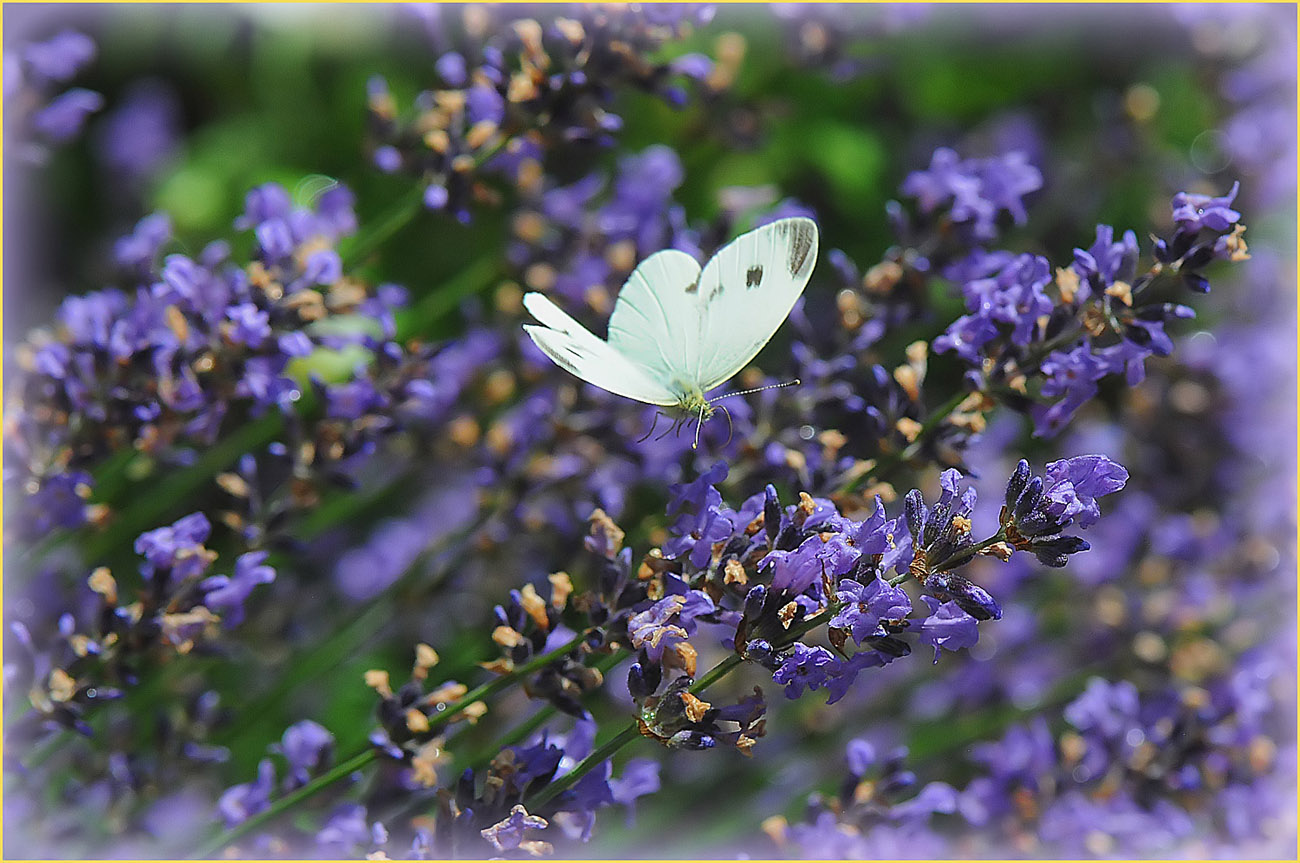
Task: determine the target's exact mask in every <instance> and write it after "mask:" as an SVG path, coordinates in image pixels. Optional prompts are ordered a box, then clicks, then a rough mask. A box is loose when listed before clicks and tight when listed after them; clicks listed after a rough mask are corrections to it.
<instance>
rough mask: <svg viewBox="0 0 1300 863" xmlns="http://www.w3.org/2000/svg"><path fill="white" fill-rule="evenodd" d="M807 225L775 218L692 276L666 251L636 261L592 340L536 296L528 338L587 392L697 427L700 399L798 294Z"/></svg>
mask: <svg viewBox="0 0 1300 863" xmlns="http://www.w3.org/2000/svg"><path fill="white" fill-rule="evenodd" d="M817 242H818V237H817V225H816V224H815V223H814V222H813V221H812V220H811V219H805V218H791V219H780V220H778V221H775V222H772V223H771V224H768V225H764V226H763V227H761V228H758V229H756V230H753V231H750V232H749V233H747V234H744V235H742V236H740V237H738V238H736V239H735V240H733V241H732V242H730V243H728V244H727V245H726V246H724V247H722V248H721V249H720V250H718V253H717V254H716V255H714V256H713V257H712V258H711V259H710V260H709V262H708V263H707V264H706V265H705V266H704V267H703V269H701V267H700V265H699V263H698V262H697V261H696V260H695V259H694V258H693V257H691V256H690V255H688V254H686V253H685V252H681V251H678V250H676V249H667V250H664V251H661V252H656V253H655V254H653V255H651V256H650V257H648V258H646V259H645V260H644V261H642V262H641V263H640V264H638V265H637V267H636V269H635V270H633V272H632V275H631V276H629V277H628V280H627V282H626V283H625V284H624V285H623V288H622V290H621V291H619V294H618V299H617V300H616V301H615V303H614V312H613V314H612V315H611V316H610V319H609V337H608V340H601V339H599V338H597V337H596V336H595V335H593V334H592V333H591V331H590V330H588V329H587V328H586V327H584V326H582V325H581V324H579V323H578V322H577V321H575V320H574V319H573V318H572V317H570V316H569V315H568V314H566V313H565V312H564V311H563V310H561V309H560V308H559V307H558V306H556V305H555V304H554V303H553V302H551V301H550V300H549V299H548V298H547V297H545V296H544V295H542V294H539V293H529V294H526V295H525V296H524V306H525V307H526V308H527V309H528V311H529V312H530V313H531V314H532V315H533V317H535V318H536V319H537V320H538V322H539V324H540V325H539V324H525V325H524V329H525V330H526V331H527V333H528V335H529V337H531V338H532V340H533V341H534V342H535V343H536V344H537V346H538V347H539V348H541V350H542V351H543V352H544V353H545V354H546V355H547V356H548V357H550V358H551V359H552V360H554V361H555V363H556V365H558V366H560V367H561V368H563V369H565V370H567V371H569V372H571V373H572V374H574V375H576V376H577V377H579V378H582V379H583V380H585V381H587V382H588V383H590V384H593V385H595V386H598V387H600V388H601V389H604V390H608V391H609V392H612V393H614V394H616V395H621V396H624V397H626V398H630V399H635V400H636V401H640V402H645V403H646V404H652V405H659V406H661V407H668V408H674V409H676V410H677V411H679V412H680V413H681V414H682V416H684V417H687V418H695V419H698V420H699V421H701V422H702V421H704V420H706V419H708V418H709V417H710V416H711V415H712V414H713V408H712V407H710V405H711V401H710V400H709V399H708V398H707V394H708V393H709V392H710V391H711V390H714V389H716V388H717V387H719V386H721V385H722V384H724V383H726V382H727V381H728V380H730V379H731V377H732V376H734V375H735V374H736V373H737V372H739V371H740V370H741V369H742V368H744V367H745V365H746V364H748V363H749V361H750V360H752V359H753V358H754V357H755V356H756V355H757V354H758V352H759V350H761V349H762V347H763V346H764V345H766V344H767V343H768V341H769V340H770V339H771V338H772V336H773V335H774V334H775V333H776V330H777V329H778V328H779V327H780V326H781V323H782V322H783V321H784V320H785V319H786V316H787V315H789V313H790V310H791V308H793V307H794V304H795V301H796V300H798V299H799V296H800V295H801V294H802V293H803V289H804V287H805V286H806V285H807V283H808V279H809V277H810V276H811V275H812V269H813V265H814V264H815V263H816V259H817Z"/></svg>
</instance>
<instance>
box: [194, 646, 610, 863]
mask: <svg viewBox="0 0 1300 863" xmlns="http://www.w3.org/2000/svg"><path fill="white" fill-rule="evenodd" d="M585 637H586V636H585V635H581V634H580V635H577V636H575V637H574V638H573V639H572V640H570V641H569V642H568V643H566V644H564V645H563V646H561V647H557V648H556V649H555V650H552V651H550V652H549V653H543V654H541V655H540V656H535V657H533V658H532V659H531V660H529V661H528V662H526V663H524V664H523V665H520V666H518V667H517V668H515V669H513V670H511V671H510V672H508V673H506V674H503V675H501V676H500V677H498V678H496V679H495V680H490V681H488V682H487V683H484V684H483V685H482V686H479V687H477V688H475V689H472V690H470V691H469V692H467V693H465V694H464V695H463V696H461V697H460V699H459V700H457V701H456V703H455V704H453V705H451V706H450V707H448V708H447V709H446V710H443V711H442V712H441V713H436V714H434V715H433V716H430V717H429V730H430V731H433V730H434V729H435V728H439V727H441V726H443V725H446V724H447V723H448V722H450V721H451V720H452V718H453V717H455V716H457V715H459V714H461V713H463V712H464V711H465V709H466V708H467V707H469V706H470V705H471V704H473V703H475V702H477V701H483V700H485V699H487V698H490V697H491V696H493V695H495V694H496V693H498V692H500V691H501V690H503V689H505V688H507V687H509V686H511V685H513V684H514V683H515V682H516V681H518V680H520V679H522V678H524V677H527V676H528V675H530V674H532V673H533V672H534V671H537V670H538V669H540V668H543V667H545V666H546V665H548V664H550V663H551V662H553V661H555V660H556V659H559V658H560V657H562V656H564V655H565V654H567V653H569V652H570V651H572V650H574V649H575V648H577V647H579V646H580V645H581V644H582V642H583V640H584V639H585ZM378 757H379V751H378V750H376V749H372V748H369V747H367V748H366V749H364V750H362V751H361V752H358V753H356V754H355V755H353V756H351V757H349V758H347V759H345V760H344V761H343V762H342V763H340V764H339V765H338V766H336V767H334V768H333V769H332V770H330V771H328V772H327V773H323V774H321V775H320V776H318V777H316V778H315V779H313V780H312V781H311V782H308V783H307V784H306V785H304V786H303V787H301V788H299V789H297V790H296V791H293V792H291V793H289V794H286V795H285V796H284V797H282V798H280V799H279V800H277V801H275V802H274V803H272V804H271V805H270V806H269V807H267V808H266V809H264V810H262V811H261V812H259V813H257V814H256V815H253V816H252V817H250V818H248V819H247V820H245V821H242V822H240V823H239V824H237V825H235V826H234V827H232V828H230V829H229V830H226V831H225V832H223V833H221V834H219V835H218V836H215V837H214V838H213V839H211V840H210V841H208V842H206V843H204V844H203V845H201V846H199V850H198V851H197V852H196V853H195V855H194V856H195V857H196V858H200V857H211V856H212V855H214V854H216V853H217V852H218V851H220V850H221V849H223V848H225V847H227V846H229V845H230V844H231V843H233V842H235V841H237V840H238V839H239V838H240V837H242V836H245V835H247V834H248V832H249V831H251V830H254V829H256V828H258V827H260V826H261V825H263V824H265V823H266V822H267V821H270V820H271V819H272V818H275V817H276V816H277V815H280V814H281V813H283V812H285V811H286V810H288V809H291V808H292V807H294V806H296V805H297V804H299V803H301V802H302V801H303V800H306V799H308V798H309V797H312V796H314V795H316V794H317V793H318V792H320V791H323V790H324V789H326V788H328V787H329V786H330V785H333V784H334V783H335V782H338V781H339V780H340V779H343V778H345V777H347V776H349V775H351V774H352V773H354V772H356V771H357V770H359V769H360V768H362V767H364V766H365V765H367V764H369V763H370V762H371V761H374V760H375V759H376V758H378Z"/></svg>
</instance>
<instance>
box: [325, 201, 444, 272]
mask: <svg viewBox="0 0 1300 863" xmlns="http://www.w3.org/2000/svg"><path fill="white" fill-rule="evenodd" d="M423 200H424V188H423V187H422V186H420V185H419V184H416V185H414V186H412V187H411V188H410V189H409V190H407V192H406V194H404V195H402V196H401V197H400V198H398V199H397V201H396V203H394V204H393V206H392V207H391V208H390V209H389V210H388V211H387V212H386V213H384V214H383V215H381V216H379V217H378V218H375V219H371V220H369V221H368V222H367V224H366V228H365V229H364V230H362V231H359V232H357V233H356V234H353V235H352V236H351V237H350V238H349V239H348V241H347V246H346V247H345V248H344V249H343V250H342V252H341V254H340V257H341V258H342V259H343V269H345V270H347V269H350V268H352V267H355V266H357V265H358V264H360V263H361V262H362V261H364V260H365V259H366V258H367V257H368V256H369V255H370V254H371V253H372V252H374V251H375V249H377V248H379V247H380V246H381V245H383V244H384V243H385V242H386V241H387V240H388V239H389V238H390V237H392V236H393V234H396V233H397V232H398V231H400V230H401V229H402V228H404V227H406V225H407V224H408V223H409V222H410V221H411V220H412V219H414V218H415V217H416V215H418V214H419V212H420V206H421V204H422V203H423Z"/></svg>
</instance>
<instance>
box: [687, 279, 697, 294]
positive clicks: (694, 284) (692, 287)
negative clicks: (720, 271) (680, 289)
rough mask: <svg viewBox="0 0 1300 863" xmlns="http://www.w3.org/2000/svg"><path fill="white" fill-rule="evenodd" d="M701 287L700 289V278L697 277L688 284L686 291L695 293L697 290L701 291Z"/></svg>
mask: <svg viewBox="0 0 1300 863" xmlns="http://www.w3.org/2000/svg"><path fill="white" fill-rule="evenodd" d="M699 289H700V280H699V279H696V280H695V281H693V282H691V283H690V284H689V285H687V286H686V293H688V294H694V293H696V292H697V291H699Z"/></svg>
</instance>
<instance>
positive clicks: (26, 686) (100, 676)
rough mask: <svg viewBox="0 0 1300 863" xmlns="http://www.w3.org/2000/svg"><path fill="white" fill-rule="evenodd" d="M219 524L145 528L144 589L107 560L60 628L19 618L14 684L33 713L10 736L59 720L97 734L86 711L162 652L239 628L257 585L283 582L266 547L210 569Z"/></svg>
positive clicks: (195, 518)
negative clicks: (223, 569) (214, 571)
mask: <svg viewBox="0 0 1300 863" xmlns="http://www.w3.org/2000/svg"><path fill="white" fill-rule="evenodd" d="M211 530H212V525H211V524H210V523H209V522H208V519H207V518H206V517H205V516H204V515H203V514H202V513H192V514H191V515H188V516H185V517H184V518H182V519H180V520H179V521H177V522H176V523H175V524H172V525H169V526H167V527H161V528H157V529H155V530H151V531H147V532H145V533H143V534H141V535H140V536H139V537H138V538H137V539H136V541H135V551H136V553H137V554H139V555H140V556H141V557H142V558H143V563H142V564H141V566H140V578H141V580H142V582H141V584H140V586H139V587H138V588H132V587H131V586H130V584H131V582H130V581H129V580H128V581H125V582H123V581H122V580H121V579H119V578H115V577H114V576H113V574H112V572H111V571H110V570H109V569H108V568H107V567H99V568H98V569H96V570H95V571H94V572H92V573H91V574H90V576H89V578H88V579H87V580H86V585H87V586H88V587H89V590H90V592H91V594H93V596H94V598H93V600H91V601H89V602H87V603H85V604H84V605H85V609H84V611H82V612H81V613H79V614H74V613H73V612H67V613H65V614H63V615H62V617H61V618H60V619H59V621H58V627H57V631H54V632H48V633H45V632H36V633H33V631H31V630H30V629H29V628H28V627H27V626H26V625H25V624H24V623H22V622H21V621H14V622H13V623H12V624H11V627H10V629H11V632H12V634H13V635H14V637H15V639H16V644H15V648H16V649H14V650H13V651H12V652H11V656H13V657H18V658H17V659H13V660H11V661H10V662H7V663H6V665H5V684H6V688H8V689H10V691H12V692H20V691H25V692H26V693H27V697H28V700H29V701H30V704H31V710H30V711H29V712H28V713H27V714H26V715H25V716H24V717H22V718H21V719H20V720H18V722H19V724H20V725H21V726H22V727H23V728H25V729H27V730H26V732H25V733H20V732H19V731H18V728H17V726H16V727H15V729H12V730H11V731H10V738H9V739H10V740H17V739H21V738H23V737H26V736H32V737H34V736H35V735H37V734H39V733H40V732H41V731H42V730H45V729H48V728H50V727H63V728H71V729H75V730H76V731H79V732H81V733H83V734H90V733H91V732H90V726H89V725H87V724H86V722H85V721H84V720H83V717H84V716H85V715H86V712H87V710H89V709H90V708H91V707H93V706H95V705H98V704H102V703H105V702H108V701H112V700H114V699H116V698H119V697H121V695H122V689H123V688H126V687H130V686H134V685H135V684H136V683H137V682H138V679H139V677H140V675H141V673H142V672H143V671H145V670H146V668H147V666H148V665H150V664H154V663H156V662H157V656H158V654H160V653H161V654H165V655H167V656H176V655H184V654H187V653H190V652H191V651H194V650H196V649H202V647H203V646H204V645H205V644H207V643H208V642H213V641H216V640H217V639H218V638H219V632H220V629H219V627H218V624H222V623H224V626H225V628H231V627H234V626H236V625H238V624H239V623H240V622H241V621H242V620H243V616H244V604H245V603H246V602H247V601H248V599H249V597H250V595H251V594H252V593H253V591H254V590H255V589H256V588H257V587H258V586H259V585H262V584H267V583H269V582H271V581H273V580H274V579H275V570H274V569H272V568H271V567H270V566H268V565H267V564H266V558H267V552H265V551H252V552H246V553H244V554H241V555H239V557H238V558H237V559H236V560H235V562H234V566H233V570H232V571H231V572H230V573H229V574H221V575H208V572H209V570H210V568H211V567H212V565H213V564H214V563H215V562H216V559H217V555H216V553H215V552H213V551H211V550H209V549H208V548H207V547H206V546H205V545H204V543H205V542H207V540H208V538H209V535H210V533H211Z"/></svg>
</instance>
